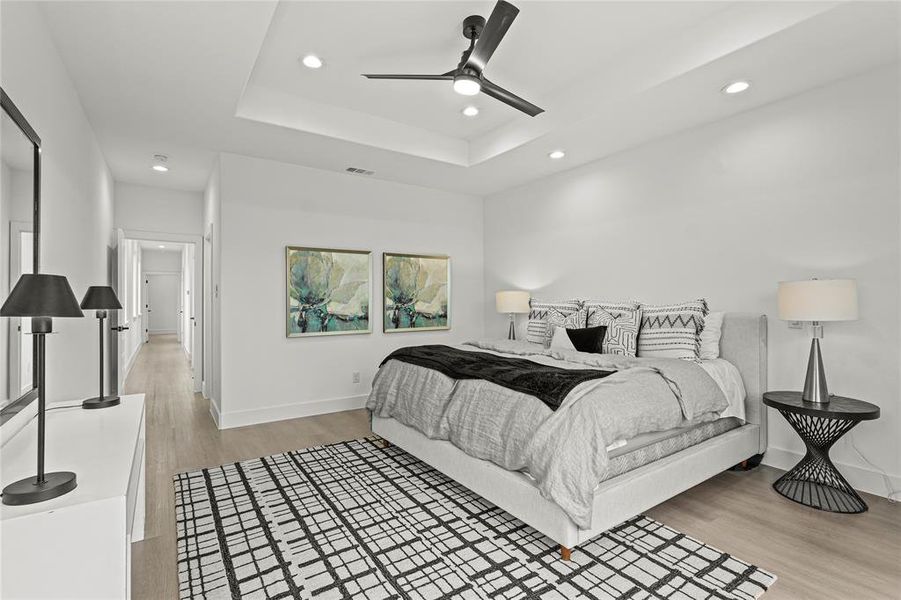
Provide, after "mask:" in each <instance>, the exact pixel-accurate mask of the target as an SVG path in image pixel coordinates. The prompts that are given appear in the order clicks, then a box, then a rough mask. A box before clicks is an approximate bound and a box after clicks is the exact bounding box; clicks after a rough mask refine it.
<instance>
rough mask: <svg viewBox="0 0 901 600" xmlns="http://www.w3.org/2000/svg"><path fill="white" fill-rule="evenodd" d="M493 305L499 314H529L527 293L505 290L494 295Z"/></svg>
mask: <svg viewBox="0 0 901 600" xmlns="http://www.w3.org/2000/svg"><path fill="white" fill-rule="evenodd" d="M494 304H495V306H497V312H499V313H527V312H529V292H522V291H519V290H506V291H502V292H497V293H496V294H495V295H494Z"/></svg>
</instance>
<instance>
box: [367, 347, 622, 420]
mask: <svg viewBox="0 0 901 600" xmlns="http://www.w3.org/2000/svg"><path fill="white" fill-rule="evenodd" d="M389 360H399V361H401V362H405V363H410V364H411V365H417V366H419V367H425V368H426V369H432V370H435V371H438V372H440V373H443V374H445V375H447V376H448V377H450V378H451V379H457V380H459V379H484V380H485V381H490V382H491V383H494V384H497V385H500V386H503V387H505V388H509V389H511V390H515V391H517V392H522V393H524V394H530V395H532V396H535V397H536V398H538V399H539V400H541V401H542V402H544V403H545V404H546V405H547V406H548V408H550V409H551V410H557V409H558V408H560V404H561V403H562V402H563V400H564V399H565V398H566V396H567V395H568V394H569V393H570V392H571V391H572V390H573V388H574V387H576V386H577V385H579V384H580V383H584V382H586V381H591V380H592V379H600V378H602V377H607V376H608V375H611V374H613V373H615V371H602V370H600V369H561V368H560V367H550V366H548V365H543V364H541V363H536V362H533V361H531V360H526V359H523V358H508V357H506V356H498V355H496V354H489V353H487V352H469V351H466V350H458V349H457V348H451V347H450V346H442V345H437V344H436V345H428V346H410V347H407V348H400V349H398V350H395V351H394V352H392V353H391V354H389V355H388V356H387V357H386V358H385V360H383V361H382V365H384V364H385V363H386V362H388V361H389ZM379 366H381V365H379Z"/></svg>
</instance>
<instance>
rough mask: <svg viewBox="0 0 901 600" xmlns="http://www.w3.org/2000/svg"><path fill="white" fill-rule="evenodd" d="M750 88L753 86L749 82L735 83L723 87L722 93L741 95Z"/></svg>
mask: <svg viewBox="0 0 901 600" xmlns="http://www.w3.org/2000/svg"><path fill="white" fill-rule="evenodd" d="M749 87H751V84H750V83H748V82H747V81H733V82H732V83H730V84H728V85H726V86H725V87H723V90H722V91H723V93H724V94H740V93H742V92H744V91H746V90H747V89H748V88H749Z"/></svg>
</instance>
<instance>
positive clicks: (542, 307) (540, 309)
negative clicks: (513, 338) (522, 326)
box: [526, 298, 582, 346]
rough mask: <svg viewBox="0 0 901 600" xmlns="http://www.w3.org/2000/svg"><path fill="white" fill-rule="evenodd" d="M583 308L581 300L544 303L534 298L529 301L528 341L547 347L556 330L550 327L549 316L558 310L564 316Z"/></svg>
mask: <svg viewBox="0 0 901 600" xmlns="http://www.w3.org/2000/svg"><path fill="white" fill-rule="evenodd" d="M580 308H582V302H581V301H580V300H564V301H562V302H543V301H541V300H536V299H534V298H532V299H531V300H530V301H529V322H528V323H527V325H526V339H527V340H528V341H530V342H533V343H535V344H541V345H543V346H547V344H548V339H549V337H550V336H553V334H554V328H553V327H548V322H547V320H548V315H549V314H550V312H551V310H552V309H553V310H556V311H558V312H560V313H562V314H563V315H564V316H569V315H570V314H572V313H574V312H577V311H578V310H579V309H580Z"/></svg>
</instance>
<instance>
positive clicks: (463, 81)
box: [454, 73, 482, 96]
mask: <svg viewBox="0 0 901 600" xmlns="http://www.w3.org/2000/svg"><path fill="white" fill-rule="evenodd" d="M454 91H455V92H457V93H458V94H461V95H463V96H475V95H476V94H478V93H479V92H481V91H482V84H481V83H480V82H479V78H478V77H475V76H473V75H466V74H465V73H464V74H462V75H457V76H456V77H454Z"/></svg>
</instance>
